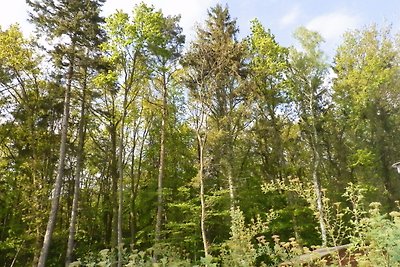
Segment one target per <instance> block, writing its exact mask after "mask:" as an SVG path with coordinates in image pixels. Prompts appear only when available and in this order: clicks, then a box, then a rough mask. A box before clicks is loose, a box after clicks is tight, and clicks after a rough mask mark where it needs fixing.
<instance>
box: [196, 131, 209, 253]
mask: <svg viewBox="0 0 400 267" xmlns="http://www.w3.org/2000/svg"><path fill="white" fill-rule="evenodd" d="M197 141H198V147H199V163H200V166H199V180H200V204H201V217H200V228H201V238H202V240H203V248H204V256H205V257H207V256H208V242H207V234H206V233H207V232H206V226H205V221H206V203H205V199H204V177H203V173H204V156H203V151H204V143H205V141H204V140H203V139H202V138H201V136H200V133H199V131H197Z"/></svg>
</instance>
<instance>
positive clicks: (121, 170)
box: [117, 88, 128, 267]
mask: <svg viewBox="0 0 400 267" xmlns="http://www.w3.org/2000/svg"><path fill="white" fill-rule="evenodd" d="M127 103H128V89H127V88H125V94H124V103H123V109H124V110H123V111H122V118H121V130H120V135H119V144H118V175H119V190H118V238H117V240H118V267H121V266H122V250H123V246H124V245H123V243H122V209H123V202H124V199H123V193H124V189H123V186H124V138H125V133H124V132H125V131H124V130H125V119H126V114H127V108H128V104H127Z"/></svg>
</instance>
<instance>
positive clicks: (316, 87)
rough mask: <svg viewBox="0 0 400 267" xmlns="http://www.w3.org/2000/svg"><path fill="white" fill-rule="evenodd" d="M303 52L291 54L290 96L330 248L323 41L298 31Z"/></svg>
mask: <svg viewBox="0 0 400 267" xmlns="http://www.w3.org/2000/svg"><path fill="white" fill-rule="evenodd" d="M295 36H296V38H297V39H298V40H299V42H300V44H301V45H302V48H303V50H304V52H302V51H296V50H294V49H293V50H292V51H291V54H290V63H291V70H292V75H291V77H290V78H291V80H292V81H293V91H292V92H291V96H292V99H293V102H294V105H295V107H296V110H297V114H298V116H299V119H301V124H300V127H301V130H302V133H303V134H304V136H305V138H306V140H307V142H308V145H309V147H310V149H311V152H312V166H311V176H312V181H313V185H314V192H315V197H316V205H317V209H318V213H319V214H318V219H319V225H320V231H321V238H322V245H323V246H326V245H327V234H326V225H325V221H324V220H325V215H324V206H323V193H322V185H321V176H320V175H321V173H320V171H321V169H320V168H321V143H320V142H321V141H320V131H321V130H320V129H322V126H321V123H322V116H323V111H324V109H326V107H327V103H326V101H327V100H328V99H329V97H328V95H327V90H326V88H325V86H324V81H325V75H326V73H327V65H326V63H325V59H324V55H323V53H322V51H321V50H320V48H319V45H320V43H321V42H322V37H321V36H320V35H319V34H318V33H316V32H312V31H309V30H307V29H305V28H299V29H298V30H297V31H296V33H295Z"/></svg>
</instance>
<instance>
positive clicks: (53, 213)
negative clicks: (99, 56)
mask: <svg viewBox="0 0 400 267" xmlns="http://www.w3.org/2000/svg"><path fill="white" fill-rule="evenodd" d="M73 64H74V58H73V57H72V59H71V61H70V65H69V68H68V84H67V87H66V88H65V95H64V112H63V119H62V128H61V143H60V155H59V163H58V169H57V177H56V180H55V182H54V191H53V192H52V200H51V210H50V215H49V220H48V222H47V228H46V233H45V235H44V240H43V246H42V250H41V252H40V257H39V262H38V267H44V266H45V264H46V259H47V255H48V253H49V248H50V242H51V236H52V235H53V231H54V226H55V224H56V218H57V212H58V206H59V201H60V193H61V187H62V182H63V178H64V166H65V157H66V152H67V132H68V120H69V109H70V100H71V86H72V76H73V72H74V65H73Z"/></svg>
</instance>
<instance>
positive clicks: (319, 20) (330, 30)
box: [306, 12, 361, 41]
mask: <svg viewBox="0 0 400 267" xmlns="http://www.w3.org/2000/svg"><path fill="white" fill-rule="evenodd" d="M360 23H361V19H360V18H359V17H358V16H354V15H349V14H347V13H346V12H333V13H328V14H325V15H321V16H318V17H315V18H314V19H312V20H311V21H310V22H309V23H308V24H307V25H306V27H307V28H308V29H310V30H313V31H317V32H319V33H320V34H321V35H322V37H324V38H325V40H326V41H337V40H339V39H340V37H341V36H342V35H343V33H344V32H346V31H347V30H349V29H355V28H357V27H359V26H360Z"/></svg>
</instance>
